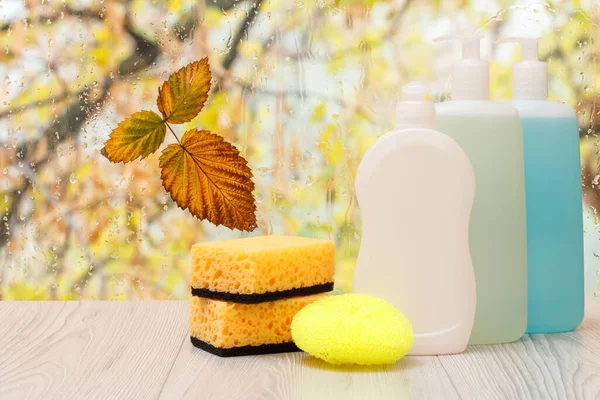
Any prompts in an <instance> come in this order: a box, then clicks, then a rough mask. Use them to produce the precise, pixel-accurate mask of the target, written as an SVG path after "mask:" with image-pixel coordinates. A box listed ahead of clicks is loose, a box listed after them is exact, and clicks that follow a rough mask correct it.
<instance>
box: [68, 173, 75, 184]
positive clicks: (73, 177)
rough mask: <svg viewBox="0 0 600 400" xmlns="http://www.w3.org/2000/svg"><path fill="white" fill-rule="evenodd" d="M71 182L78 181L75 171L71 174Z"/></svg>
mask: <svg viewBox="0 0 600 400" xmlns="http://www.w3.org/2000/svg"><path fill="white" fill-rule="evenodd" d="M69 182H71V183H76V182H77V177H76V176H75V173H71V175H70V176H69Z"/></svg>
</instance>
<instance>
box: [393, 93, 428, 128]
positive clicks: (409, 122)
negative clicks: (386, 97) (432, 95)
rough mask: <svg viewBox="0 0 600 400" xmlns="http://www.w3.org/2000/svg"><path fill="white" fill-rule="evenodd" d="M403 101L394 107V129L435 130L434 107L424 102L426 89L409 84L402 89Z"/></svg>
mask: <svg viewBox="0 0 600 400" xmlns="http://www.w3.org/2000/svg"><path fill="white" fill-rule="evenodd" d="M402 94H403V99H402V100H401V101H400V102H398V105H397V106H396V129H405V128H429V129H434V128H435V107H434V105H433V102H431V101H427V100H425V95H426V94H427V87H426V86H425V85H423V84H422V83H419V82H411V83H408V84H406V85H404V86H403V87H402Z"/></svg>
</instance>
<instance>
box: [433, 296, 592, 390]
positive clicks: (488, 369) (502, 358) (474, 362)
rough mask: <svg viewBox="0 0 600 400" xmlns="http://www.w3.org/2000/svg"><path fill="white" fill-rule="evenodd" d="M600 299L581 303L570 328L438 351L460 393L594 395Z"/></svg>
mask: <svg viewBox="0 0 600 400" xmlns="http://www.w3.org/2000/svg"><path fill="white" fill-rule="evenodd" d="M599 306H600V303H598V302H590V303H588V305H587V310H586V319H585V321H584V323H583V324H582V325H581V326H580V327H579V329H577V330H576V331H575V332H570V333H563V334H551V335H526V336H525V337H523V338H522V339H521V340H520V341H518V342H516V343H510V344H505V345H498V346H471V347H469V348H468V349H467V351H466V352H465V353H464V354H460V355H452V356H445V357H439V359H440V360H441V362H442V365H443V366H444V368H445V369H446V371H447V372H448V375H449V376H450V379H451V380H452V381H453V382H454V385H455V386H456V388H457V390H458V392H459V394H460V396H461V397H463V398H467V399H469V398H482V399H561V400H563V399H595V398H598V397H600V332H599V331H600V312H599V311H600V307H599Z"/></svg>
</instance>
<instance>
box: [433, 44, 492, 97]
mask: <svg viewBox="0 0 600 400" xmlns="http://www.w3.org/2000/svg"><path fill="white" fill-rule="evenodd" d="M482 38H483V36H480V35H476V36H458V35H447V36H440V37H438V38H436V39H434V41H435V42H441V41H446V40H460V42H461V45H462V58H461V60H460V61H459V62H457V63H455V64H454V65H453V66H452V93H451V97H452V100H489V98H490V66H489V64H488V62H487V61H485V60H482V59H481V54H480V45H481V39H482Z"/></svg>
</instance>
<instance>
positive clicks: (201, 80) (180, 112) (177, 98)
mask: <svg viewBox="0 0 600 400" xmlns="http://www.w3.org/2000/svg"><path fill="white" fill-rule="evenodd" d="M210 80H211V74H210V68H209V65H208V58H207V57H205V58H203V59H202V60H200V61H194V62H193V63H191V64H188V65H186V66H185V67H183V68H181V69H180V70H179V71H177V72H175V73H174V74H172V75H171V76H169V79H168V80H166V81H165V82H164V83H163V84H162V86H161V87H160V89H158V99H156V105H157V106H158V109H159V110H160V112H161V113H162V115H163V117H164V119H165V120H166V121H167V122H170V123H173V124H182V123H184V122H189V121H191V120H192V119H194V118H195V117H196V115H198V113H199V112H200V110H202V107H204V102H205V101H206V99H207V98H208V92H209V90H210Z"/></svg>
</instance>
